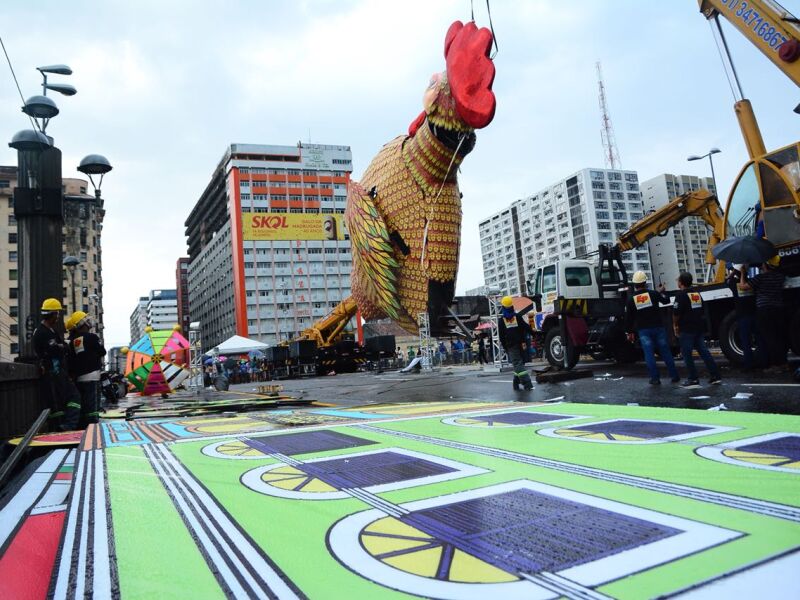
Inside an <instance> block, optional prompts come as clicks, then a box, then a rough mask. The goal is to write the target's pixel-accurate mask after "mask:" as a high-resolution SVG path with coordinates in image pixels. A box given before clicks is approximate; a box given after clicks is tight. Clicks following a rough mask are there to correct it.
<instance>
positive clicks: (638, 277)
mask: <svg viewBox="0 0 800 600" xmlns="http://www.w3.org/2000/svg"><path fill="white" fill-rule="evenodd" d="M631 281H633V283H647V275H646V274H645V272H644V271H636V273H634V274H633V278H632V279H631Z"/></svg>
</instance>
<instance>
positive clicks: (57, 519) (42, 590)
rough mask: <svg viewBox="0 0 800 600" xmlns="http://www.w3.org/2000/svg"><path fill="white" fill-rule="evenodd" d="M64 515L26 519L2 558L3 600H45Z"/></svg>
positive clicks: (1, 595)
mask: <svg viewBox="0 0 800 600" xmlns="http://www.w3.org/2000/svg"><path fill="white" fill-rule="evenodd" d="M65 515H66V512H65V511H59V512H52V513H46V514H43V515H34V516H32V517H28V518H27V519H25V522H24V523H23V524H22V527H21V528H20V530H19V531H18V532H17V535H15V536H14V539H13V540H12V541H11V544H10V545H9V546H8V549H7V550H6V552H5V554H3V557H2V558H0V581H2V582H3V584H2V585H0V600H6V599H9V600H11V599H12V598H13V599H14V600H43V599H44V598H45V597H46V596H47V588H48V587H49V586H50V575H51V574H52V572H53V565H54V564H55V561H56V552H57V551H58V541H59V539H60V538H61V530H62V529H63V527H64V517H65Z"/></svg>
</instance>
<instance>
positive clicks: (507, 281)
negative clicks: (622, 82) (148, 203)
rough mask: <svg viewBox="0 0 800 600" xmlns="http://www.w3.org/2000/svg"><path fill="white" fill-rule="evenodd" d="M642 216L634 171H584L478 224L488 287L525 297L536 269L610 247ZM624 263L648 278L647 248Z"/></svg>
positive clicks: (626, 257)
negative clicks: (556, 261) (600, 248)
mask: <svg viewBox="0 0 800 600" xmlns="http://www.w3.org/2000/svg"><path fill="white" fill-rule="evenodd" d="M642 216H643V209H642V201H641V198H640V195H639V178H638V176H637V174H636V171H622V170H616V169H582V170H580V171H578V172H577V173H574V174H572V175H570V176H569V177H565V178H564V179H561V180H560V181H557V182H556V183H554V184H552V185H550V186H548V187H546V188H545V189H543V190H541V191H539V192H538V193H536V194H533V195H532V196H528V197H527V198H523V199H521V200H517V201H516V202H514V203H513V204H511V206H509V207H508V208H506V209H504V210H502V211H500V212H498V213H495V214H494V215H492V216H491V217H489V218H488V219H486V220H484V221H482V222H481V223H480V225H479V230H480V238H481V255H482V256H483V275H484V280H485V281H486V285H487V286H490V287H494V288H499V289H500V290H501V291H503V292H504V293H509V294H524V293H526V291H527V290H526V282H527V281H528V280H529V279H532V276H533V272H534V270H535V269H536V267H537V266H541V265H542V264H546V263H550V262H552V261H554V260H556V259H560V258H576V257H577V258H579V257H582V256H586V255H588V254H590V253H592V252H594V251H595V250H596V249H597V247H598V245H599V244H601V243H603V244H611V243H614V241H615V240H616V239H617V235H619V234H620V233H622V232H623V231H625V230H627V229H628V228H629V227H630V226H631V225H632V224H633V223H635V222H636V221H638V220H639V219H641V218H642ZM623 263H624V264H625V268H626V269H627V270H628V272H630V273H633V272H634V271H644V272H645V273H647V274H648V276H649V275H650V272H651V270H650V257H649V254H648V252H647V248H639V249H636V250H632V251H630V252H626V253H625V254H624V255H623Z"/></svg>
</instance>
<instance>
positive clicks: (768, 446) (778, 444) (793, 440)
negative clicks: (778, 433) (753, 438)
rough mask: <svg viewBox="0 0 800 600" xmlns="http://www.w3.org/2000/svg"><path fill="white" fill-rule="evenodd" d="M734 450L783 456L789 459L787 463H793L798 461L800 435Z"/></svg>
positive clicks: (799, 458) (799, 457)
mask: <svg viewBox="0 0 800 600" xmlns="http://www.w3.org/2000/svg"><path fill="white" fill-rule="evenodd" d="M736 450H741V451H744V452H757V453H759V454H772V455H774V456H784V457H786V458H787V459H789V460H788V461H787V462H794V461H797V460H800V435H786V436H784V437H779V438H775V439H772V440H767V441H766V442H756V443H755V444H748V445H746V446H739V447H738V448H736Z"/></svg>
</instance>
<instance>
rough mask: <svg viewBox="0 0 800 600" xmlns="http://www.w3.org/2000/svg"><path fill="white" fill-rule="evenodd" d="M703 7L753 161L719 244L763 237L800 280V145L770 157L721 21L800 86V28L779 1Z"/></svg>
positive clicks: (739, 181) (706, 0)
mask: <svg viewBox="0 0 800 600" xmlns="http://www.w3.org/2000/svg"><path fill="white" fill-rule="evenodd" d="M698 4H699V7H700V12H701V13H702V14H703V15H704V16H705V17H706V18H707V19H709V20H711V22H712V28H713V29H714V30H715V34H716V36H717V43H718V44H719V45H720V49H721V51H722V52H721V54H722V55H723V57H724V58H723V60H725V61H726V69H727V70H728V73H729V77H731V78H732V88H734V85H733V84H735V88H734V94H737V93H738V94H737V95H738V97H739V100H737V101H736V103H735V104H734V111H735V113H736V117H737V119H738V121H739V127H740V129H741V131H742V137H743V138H744V142H745V146H746V147H747V152H748V155H749V160H748V161H747V163H746V164H745V165H744V167H743V168H742V170H741V171H740V172H739V175H738V176H737V177H736V180H735V182H734V185H733V187H732V188H731V193H730V195H729V197H728V203H727V207H726V210H725V214H724V220H723V223H722V227H721V231H719V230H717V229H716V228H715V233H717V234H718V236H717V237H718V239H717V240H716V241H720V240H723V239H726V238H728V237H735V236H741V235H752V234H755V233H758V234H760V235H764V237H766V238H767V239H768V240H770V241H771V242H772V243H773V244H775V246H776V247H777V248H778V251H779V253H780V255H781V258H782V264H783V268H784V269H785V270H786V272H787V274H790V275H795V274H800V158H799V156H800V143H798V142H795V143H793V144H789V145H788V146H784V147H783V148H779V149H777V150H774V151H770V152H768V151H767V149H766V146H765V145H764V140H763V138H762V137H761V131H760V129H759V127H758V121H757V120H756V117H755V114H754V112H753V107H752V105H751V103H750V101H749V100H747V99H746V98H744V94H743V93H742V89H741V85H740V84H739V80H738V75H737V73H736V69H735V67H734V65H733V61H732V60H731V57H730V52H729V50H728V44H727V41H726V39H725V34H724V31H723V29H722V27H721V25H720V17H722V18H724V19H725V20H727V21H728V22H729V23H730V24H731V25H732V26H733V27H734V28H735V29H736V30H737V31H739V32H740V33H741V34H742V35H743V36H744V37H745V38H747V39H748V40H749V41H750V42H751V43H752V44H753V45H754V46H755V47H756V48H758V49H759V50H760V51H761V53H762V54H764V55H765V56H766V57H767V58H768V59H769V60H770V61H772V63H773V64H774V65H775V66H776V67H778V69H779V70H780V71H781V72H782V73H784V74H785V75H786V76H787V77H788V78H789V79H790V80H791V81H793V82H794V83H795V85H798V86H800V22H798V19H797V18H796V17H795V16H794V15H792V14H791V13H790V12H789V11H788V10H786V9H785V8H784V7H782V6H781V5H780V4H778V3H777V2H775V0H698ZM795 111H800V106H798V107H797V108H796V109H795ZM712 237H713V236H712ZM723 277H724V270H723V269H722V268H719V269H717V276H716V278H715V281H717V282H719V281H722V279H723Z"/></svg>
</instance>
